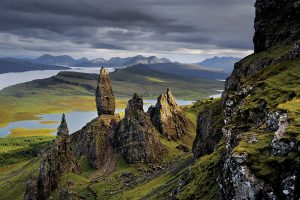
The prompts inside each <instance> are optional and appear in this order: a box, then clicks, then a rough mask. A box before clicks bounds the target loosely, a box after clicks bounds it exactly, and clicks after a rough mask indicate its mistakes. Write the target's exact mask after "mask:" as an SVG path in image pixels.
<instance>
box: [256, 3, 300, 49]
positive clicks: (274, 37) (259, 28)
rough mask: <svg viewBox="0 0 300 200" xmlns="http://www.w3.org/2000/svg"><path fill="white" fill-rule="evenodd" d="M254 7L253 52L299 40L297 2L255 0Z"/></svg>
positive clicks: (298, 5)
mask: <svg viewBox="0 0 300 200" xmlns="http://www.w3.org/2000/svg"><path fill="white" fill-rule="evenodd" d="M255 7H256V18H255V25H254V27H255V35H254V39H253V40H254V50H255V52H261V51H264V50H267V49H268V48H270V47H272V46H275V45H277V44H279V43H286V44H292V42H293V41H295V40H297V39H300V1H299V0H257V1H256V3H255Z"/></svg>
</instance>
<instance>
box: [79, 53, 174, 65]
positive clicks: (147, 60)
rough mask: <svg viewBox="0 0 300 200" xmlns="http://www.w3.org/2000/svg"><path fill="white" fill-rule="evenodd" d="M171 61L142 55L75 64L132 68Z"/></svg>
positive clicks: (98, 59) (99, 59)
mask: <svg viewBox="0 0 300 200" xmlns="http://www.w3.org/2000/svg"><path fill="white" fill-rule="evenodd" d="M170 62H171V61H170V60H168V59H166V58H161V59H160V58H157V57H155V56H150V57H145V56H142V55H138V56H134V57H127V58H120V57H113V58H111V59H109V60H105V59H103V58H97V59H94V60H91V61H88V62H82V63H78V64H75V66H77V67H99V66H104V67H121V66H131V65H136V64H155V63H170Z"/></svg>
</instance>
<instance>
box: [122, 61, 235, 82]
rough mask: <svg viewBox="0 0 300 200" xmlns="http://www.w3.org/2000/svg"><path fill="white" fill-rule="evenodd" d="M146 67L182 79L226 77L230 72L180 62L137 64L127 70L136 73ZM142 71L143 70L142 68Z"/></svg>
mask: <svg viewBox="0 0 300 200" xmlns="http://www.w3.org/2000/svg"><path fill="white" fill-rule="evenodd" d="M144 68H148V69H151V70H154V71H158V72H162V73H166V74H169V75H172V76H180V77H183V78H184V79H189V78H205V79H213V80H223V79H226V78H227V77H228V76H229V75H230V74H229V73H226V72H223V71H218V70H207V69H201V68H199V66H197V65H193V64H181V63H155V64H138V65H133V66H131V67H128V68H127V69H128V70H135V71H136V72H135V73H138V71H139V70H140V69H144ZM142 71H143V70H142Z"/></svg>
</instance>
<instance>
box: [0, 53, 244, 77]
mask: <svg viewBox="0 0 300 200" xmlns="http://www.w3.org/2000/svg"><path fill="white" fill-rule="evenodd" d="M238 60H239V58H235V57H213V58H209V59H206V60H204V61H202V62H198V63H196V64H182V63H178V62H172V61H170V60H169V59H167V58H157V57H155V56H150V57H145V56H142V55H137V56H133V57H126V58H121V57H112V58H110V59H108V60H106V59H104V58H96V59H92V60H89V59H88V58H85V57H83V58H80V59H75V58H73V57H71V56H69V55H59V56H53V55H50V54H45V55H42V56H40V57H38V58H36V59H18V58H12V57H6V58H1V59H0V73H8V72H24V71H33V70H58V69H69V68H66V67H67V66H75V67H99V66H104V67H126V66H133V65H140V64H143V65H151V67H154V68H155V70H160V71H164V72H166V71H169V70H171V71H173V69H174V73H190V72H191V69H194V70H196V71H195V72H196V73H195V74H194V75H197V74H199V73H198V72H199V70H198V69H202V71H207V72H208V74H209V73H210V72H209V71H219V72H220V73H223V74H229V73H230V72H231V71H232V70H233V66H234V63H235V62H237V61H238ZM61 66H64V67H61ZM187 68H189V71H186V69H187ZM179 69H180V70H179ZM197 70H198V71H197ZM221 76H222V77H223V75H221Z"/></svg>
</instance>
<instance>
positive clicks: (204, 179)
mask: <svg viewBox="0 0 300 200" xmlns="http://www.w3.org/2000/svg"><path fill="white" fill-rule="evenodd" d="M224 152H225V145H224V144H223V142H220V144H219V146H218V147H217V148H216V150H215V151H214V152H213V153H212V154H210V155H204V156H202V157H200V158H199V159H197V160H196V163H195V165H194V166H193V167H192V169H191V174H190V176H189V179H190V181H189V183H188V184H187V185H186V186H184V188H183V189H182V191H181V192H180V193H179V195H178V196H177V198H178V199H203V200H205V199H207V200H213V199H219V196H218V195H219V192H218V191H219V185H218V182H217V178H218V175H219V174H220V166H221V161H222V157H223V156H224Z"/></svg>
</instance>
